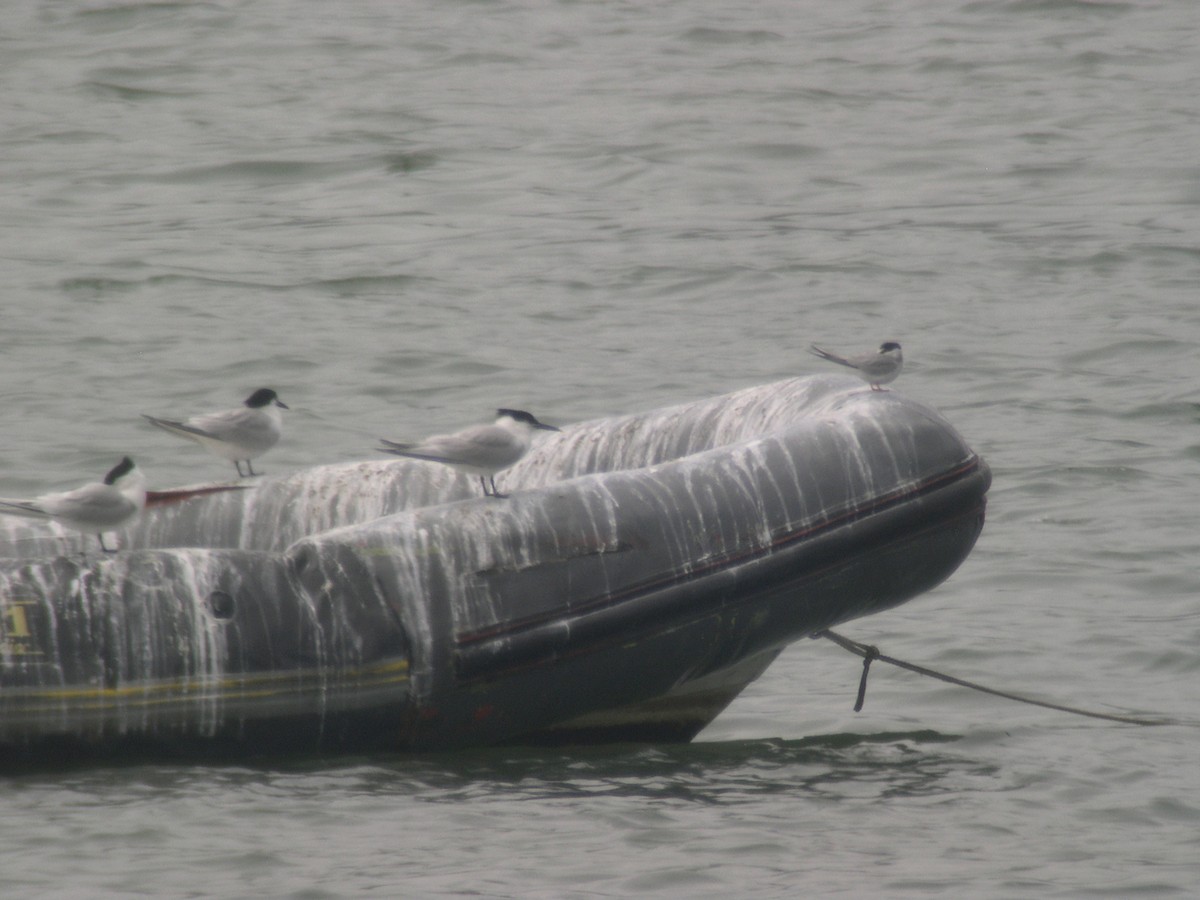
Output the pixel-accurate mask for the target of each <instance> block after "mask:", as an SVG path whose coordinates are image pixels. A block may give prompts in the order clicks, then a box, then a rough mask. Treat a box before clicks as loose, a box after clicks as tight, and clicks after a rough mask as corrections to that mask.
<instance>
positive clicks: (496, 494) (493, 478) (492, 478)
mask: <svg viewBox="0 0 1200 900" xmlns="http://www.w3.org/2000/svg"><path fill="white" fill-rule="evenodd" d="M488 481H490V482H491V483H492V496H493V497H507V496H508V494H502V493H500V492H499V491H498V490H496V476H495V475H490V476H488Z"/></svg>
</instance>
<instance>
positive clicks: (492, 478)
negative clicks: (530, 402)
mask: <svg viewBox="0 0 1200 900" xmlns="http://www.w3.org/2000/svg"><path fill="white" fill-rule="evenodd" d="M537 429H541V430H543V431H558V430H559V429H557V428H555V427H554V426H553V425H547V424H545V423H544V422H539V421H538V420H537V419H536V418H534V417H533V415H532V414H530V413H527V412H525V411H524V410H520V409H498V410H496V421H495V422H494V423H492V424H491V425H474V426H472V427H470V428H464V429H463V430H462V431H456V432H455V433H454V434H435V435H433V436H432V437H427V438H425V440H423V441H420V442H418V443H415V444H400V443H397V442H396V441H389V440H386V439H384V438H380V440H381V441H382V442H383V444H384V446H383V447H380V448H379V449H380V450H382V451H383V452H384V453H394V454H396V455H397V456H407V457H410V458H412V459H424V460H428V461H429V462H437V463H442V464H443V465H447V466H451V467H452V468H455V469H457V470H459V471H460V472H466V473H467V474H469V475H477V476H479V483H480V484H481V485H482V486H483V495H484V496H485V497H504V496H507V495H506V494H501V493H500V492H499V491H498V490H496V474H497V473H498V472H501V471H503V470H504V469H507V468H508V467H509V466H511V465H512V464H513V463H515V462H516V461H517V460H519V459H520V458H521V457H522V456H524V455H525V454H526V453H528V452H529V447H530V445H531V443H532V441H533V432H534V431H535V430H537ZM489 484H490V485H491V490H488V485H489Z"/></svg>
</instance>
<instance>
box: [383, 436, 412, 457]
mask: <svg viewBox="0 0 1200 900" xmlns="http://www.w3.org/2000/svg"><path fill="white" fill-rule="evenodd" d="M379 443H381V444H383V446H382V447H380V448H379V449H380V450H382V451H383V452H384V453H399V454H401V455H404V454H405V453H407V452H408V451H409V450H411V449H412V448H413V447H415V446H417V445H416V444H400V443H397V442H396V441H389V440H388V439H387V438H380V439H379Z"/></svg>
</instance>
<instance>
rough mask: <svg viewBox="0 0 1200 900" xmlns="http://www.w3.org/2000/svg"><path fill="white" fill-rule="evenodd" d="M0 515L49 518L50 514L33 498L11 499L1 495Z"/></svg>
mask: <svg viewBox="0 0 1200 900" xmlns="http://www.w3.org/2000/svg"><path fill="white" fill-rule="evenodd" d="M0 516H22V517H24V518H26V519H48V518H50V514H49V513H48V512H46V511H45V510H44V509H42V508H41V507H40V506H38V505H37V504H36V503H34V502H33V501H32V500H10V499H8V498H6V497H0Z"/></svg>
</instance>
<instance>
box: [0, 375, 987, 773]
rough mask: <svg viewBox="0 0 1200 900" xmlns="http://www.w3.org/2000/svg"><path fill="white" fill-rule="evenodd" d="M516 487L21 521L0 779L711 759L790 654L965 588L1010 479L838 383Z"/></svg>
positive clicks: (405, 474) (666, 418)
mask: <svg viewBox="0 0 1200 900" xmlns="http://www.w3.org/2000/svg"><path fill="white" fill-rule="evenodd" d="M498 481H499V482H500V486H501V489H502V490H504V491H506V492H508V496H507V497H505V498H493V497H483V496H480V494H479V487H478V484H477V483H476V479H474V478H471V477H469V476H466V475H461V474H458V473H455V472H454V471H453V470H450V469H448V468H446V467H444V466H440V465H437V464H434V463H428V462H421V461H416V460H408V459H398V458H387V459H381V460H378V461H364V462H355V463H347V464H339V465H328V466H318V467H315V468H311V469H307V470H304V471H299V472H296V473H293V474H288V475H284V476H280V477H270V478H263V479H259V480H256V481H254V482H252V483H249V484H247V483H245V482H243V483H239V484H238V485H236V486H232V487H234V488H236V489H230V490H220V489H213V488H212V487H211V486H210V487H206V488H198V489H181V490H178V491H171V492H162V493H159V494H155V495H152V497H151V504H150V506H149V507H148V508H147V510H146V512H145V514H144V515H143V516H142V517H141V519H140V520H139V521H138V522H137V523H136V525H134V526H132V527H131V528H129V529H127V530H126V531H125V532H124V533H122V534H121V535H120V548H121V549H120V551H119V552H117V553H113V554H101V553H99V552H96V551H95V549H94V546H95V545H94V538H93V540H92V543H91V545H90V546H89V545H87V544H85V543H84V542H83V541H82V540H81V538H80V537H78V536H76V537H69V536H67V535H64V534H63V533H62V532H60V531H58V530H57V526H43V525H40V524H30V523H28V522H26V521H24V520H17V519H13V520H0V758H12V757H28V758H35V759H40V760H47V759H59V758H69V757H75V756H83V757H95V756H109V757H125V756H129V755H131V754H142V755H144V754H151V755H154V756H185V755H186V756H204V757H215V756H222V757H233V758H249V757H253V756H258V755H263V754H290V753H314V752H330V751H337V752H342V751H345V752H351V751H353V752H360V751H370V750H378V749H393V750H395V749H411V750H438V749H443V748H456V747H466V746H473V745H487V744H497V743H502V742H546V741H560V742H585V741H587V742H595V741H613V740H654V741H686V740H690V739H691V738H692V737H694V736H695V735H696V734H697V733H698V732H699V731H700V730H701V729H702V728H704V727H705V725H707V724H708V723H709V722H711V721H712V719H713V718H714V717H715V716H717V715H718V714H719V713H720V711H721V710H722V709H723V708H724V707H725V706H726V705H727V704H729V703H730V701H732V700H733V698H734V697H736V696H737V694H738V692H739V691H741V690H742V689H743V688H744V687H745V686H746V685H747V684H749V683H750V682H751V681H753V680H754V679H755V678H757V677H758V676H759V675H760V674H761V673H762V672H763V671H764V670H765V669H766V668H767V666H768V665H769V664H770V663H771V661H772V660H773V659H774V658H775V657H776V656H777V655H778V654H779V653H780V651H781V650H782V649H783V648H784V647H786V646H787V645H788V644H790V643H792V642H794V641H796V640H798V639H800V638H803V637H805V636H810V635H813V634H816V633H819V632H820V631H822V630H823V629H826V628H830V627H832V626H834V625H837V624H838V623H841V622H845V621H846V620H848V619H853V618H856V617H859V616H864V615H868V614H871V613H876V612H879V611H881V610H885V609H888V608H889V607H893V606H895V605H896V604H899V603H902V602H904V601H906V600H908V599H910V598H911V597H914V596H916V595H917V594H920V593H921V592H923V591H927V590H929V589H930V588H932V587H934V586H935V585H937V584H939V583H940V582H942V581H943V580H944V579H945V578H947V577H948V576H949V575H950V574H951V573H952V572H953V571H954V570H955V569H956V568H957V567H958V565H959V564H960V563H961V562H962V561H963V560H964V559H965V558H966V556H967V554H968V553H969V552H970V551H971V548H972V546H973V545H974V543H975V540H976V538H977V537H978V535H979V532H980V529H981V528H982V526H983V519H984V505H985V496H986V493H987V489H988V486H989V482H990V474H989V471H988V468H987V466H986V464H985V463H984V462H983V460H981V459H980V458H979V457H978V456H977V455H975V454H974V453H973V452H972V451H971V450H970V448H969V447H968V446H967V445H966V443H964V441H963V439H962V438H961V437H960V436H959V435H958V434H957V433H956V432H955V430H954V429H953V428H952V427H951V426H950V424H949V423H948V422H947V421H946V420H945V419H943V418H942V417H941V416H940V415H938V414H937V413H936V412H934V411H933V410H931V409H929V408H928V407H926V406H923V405H921V404H920V403H917V402H915V401H913V400H911V399H909V398H906V397H904V396H903V395H902V394H900V393H897V392H895V391H887V392H873V391H871V390H869V389H867V388H866V387H865V386H864V385H863V384H862V383H861V382H859V381H857V380H850V379H848V378H844V377H841V376H822V377H812V378H802V379H794V380H789V381H784V382H780V383H776V384H768V385H763V386H759V387H754V388H750V389H746V390H741V391H737V392H735V393H732V394H728V395H726V396H722V397H717V398H713V399H708V400H703V401H699V402H694V403H687V404H684V405H680V406H675V407H671V408H668V409H662V410H657V411H653V412H650V413H646V414H641V415H630V416H623V417H615V418H608V419H602V420H597V421H592V422H584V423H581V424H576V425H571V426H568V427H565V428H564V429H563V431H562V432H561V433H555V434H547V435H546V436H545V437H539V438H538V440H537V442H536V443H535V445H534V448H533V450H532V451H531V452H530V453H529V454H528V455H527V456H526V457H525V458H524V459H522V460H521V461H520V462H519V463H518V464H517V465H516V466H514V467H513V468H511V469H509V470H507V471H505V472H503V473H502V474H501V475H500V476H499V477H498ZM70 541H75V542H76V543H74V544H72V543H69V542H70Z"/></svg>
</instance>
